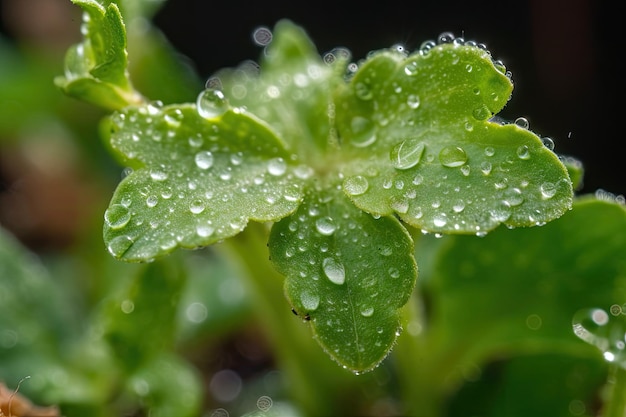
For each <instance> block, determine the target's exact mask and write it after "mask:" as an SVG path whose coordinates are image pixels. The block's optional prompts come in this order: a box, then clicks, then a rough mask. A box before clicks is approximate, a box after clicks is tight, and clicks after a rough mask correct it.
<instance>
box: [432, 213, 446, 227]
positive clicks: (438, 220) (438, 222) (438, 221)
mask: <svg viewBox="0 0 626 417" xmlns="http://www.w3.org/2000/svg"><path fill="white" fill-rule="evenodd" d="M433 224H434V225H435V226H436V227H444V226H445V225H446V224H448V219H447V218H446V216H445V215H444V214H440V215H437V216H435V217H434V218H433Z"/></svg>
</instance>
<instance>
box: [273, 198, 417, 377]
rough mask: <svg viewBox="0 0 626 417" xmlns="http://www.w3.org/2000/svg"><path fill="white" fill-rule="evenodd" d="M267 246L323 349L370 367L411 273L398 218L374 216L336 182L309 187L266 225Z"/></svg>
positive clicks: (393, 323)
mask: <svg viewBox="0 0 626 417" xmlns="http://www.w3.org/2000/svg"><path fill="white" fill-rule="evenodd" d="M269 247H270V256H271V260H272V262H273V263H274V265H275V267H276V268H277V270H278V271H279V272H281V273H283V274H284V275H285V276H286V281H285V292H286V295H287V297H288V298H289V300H290V302H291V304H292V305H293V307H294V310H295V311H296V312H297V314H298V315H300V316H301V317H304V318H306V319H307V320H309V323H310V325H311V328H312V331H313V333H314V335H315V338H316V339H317V340H318V342H319V343H320V345H321V346H322V347H323V348H324V350H326V351H327V353H328V354H329V355H330V356H331V357H332V358H333V359H335V360H336V361H337V362H338V363H339V364H341V365H343V366H344V367H346V368H348V369H350V370H352V371H355V372H363V371H367V370H370V369H372V368H374V367H376V366H377V365H378V364H379V363H380V362H381V361H382V360H383V359H384V358H385V357H386V356H387V354H388V353H389V351H390V350H391V348H392V346H393V344H394V343H395V340H396V337H397V332H398V331H399V330H400V326H401V323H400V318H399V309H400V308H401V307H402V306H403V305H404V304H405V303H406V302H407V300H408V298H409V296H410V294H411V291H412V290H413V286H414V284H415V280H416V277H417V266H416V264H415V260H414V258H413V241H412V240H411V238H410V236H409V235H408V233H407V232H406V230H405V229H404V227H403V226H402V225H401V224H400V223H399V222H398V220H397V219H395V218H394V217H382V218H379V219H375V218H373V217H372V216H370V215H369V214H367V213H364V212H362V211H361V210H359V209H357V208H356V207H354V206H353V205H352V203H350V201H349V200H347V199H346V198H345V196H343V195H342V193H341V192H340V191H338V190H337V191H335V192H334V193H333V192H320V193H312V194H311V195H307V199H306V203H304V204H303V205H302V206H301V207H300V208H299V209H298V211H297V212H295V213H294V214H292V215H291V216H289V217H287V218H285V219H283V220H281V221H280V222H278V223H276V224H275V225H274V226H273V227H272V232H271V235H270V240H269Z"/></svg>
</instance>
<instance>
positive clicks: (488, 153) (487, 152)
mask: <svg viewBox="0 0 626 417" xmlns="http://www.w3.org/2000/svg"><path fill="white" fill-rule="evenodd" d="M495 153H496V150H495V149H494V148H493V147H491V146H487V147H486V148H485V155H486V156H493V155H495Z"/></svg>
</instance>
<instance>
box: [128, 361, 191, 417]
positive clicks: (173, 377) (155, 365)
mask: <svg viewBox="0 0 626 417" xmlns="http://www.w3.org/2000/svg"><path fill="white" fill-rule="evenodd" d="M128 385H129V387H128V388H129V389H130V390H131V391H132V392H133V393H134V394H135V395H137V396H138V397H139V398H141V400H142V403H143V404H145V405H144V406H145V411H146V414H147V415H150V416H162V417H167V416H177V417H196V416H198V415H199V413H200V411H201V409H200V407H201V405H202V398H203V392H202V381H201V376H200V375H199V374H198V372H197V369H195V368H193V367H192V365H190V364H189V363H187V362H185V361H184V360H182V359H181V358H180V357H178V356H175V355H170V354H166V353H164V354H162V355H160V356H157V357H156V358H154V360H152V361H150V362H149V363H147V364H146V365H145V366H143V367H141V368H140V369H138V370H137V372H136V373H134V374H133V375H132V376H131V377H130V378H129V381H128Z"/></svg>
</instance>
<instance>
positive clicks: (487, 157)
mask: <svg viewBox="0 0 626 417" xmlns="http://www.w3.org/2000/svg"><path fill="white" fill-rule="evenodd" d="M513 124H514V125H515V126H517V127H518V128H520V129H529V122H528V120H527V119H525V118H523V117H520V118H517V119H516V120H515V121H514V122H513ZM428 134H429V133H428V132H426V133H422V134H420V135H416V136H412V137H408V138H406V139H404V140H401V141H399V142H398V143H396V144H395V145H393V146H392V147H391V150H390V153H389V163H390V165H391V166H392V167H393V168H394V171H393V172H390V173H388V174H379V173H378V171H377V170H372V173H371V175H369V174H367V173H362V174H358V175H353V176H348V177H347V178H346V179H345V180H344V183H343V188H344V191H345V192H346V193H347V194H348V195H349V196H351V197H352V198H359V196H362V195H364V194H366V193H369V192H374V193H378V192H380V188H382V189H386V190H390V192H391V193H390V194H388V195H389V197H388V198H389V206H390V207H391V209H393V210H394V211H395V212H396V213H399V214H401V215H407V216H411V218H412V219H413V221H416V222H417V223H420V224H423V225H424V228H425V229H429V230H449V229H453V230H467V229H468V227H473V228H474V229H475V233H476V234H477V235H479V236H484V234H485V233H486V232H485V230H487V229H490V228H492V227H493V226H494V225H495V224H499V223H502V222H506V221H507V220H509V218H510V217H511V216H512V215H513V212H514V210H515V209H516V208H517V207H519V206H521V205H522V204H524V203H525V202H526V201H527V200H535V201H548V200H551V199H553V198H554V196H555V195H557V193H558V192H559V190H560V189H561V187H566V186H568V184H567V181H565V180H564V181H559V182H551V181H541V182H540V183H536V184H533V183H532V182H531V181H530V180H528V179H523V178H522V179H519V180H515V182H514V181H513V180H512V179H510V178H509V177H508V175H507V173H508V172H509V171H510V170H511V169H512V167H513V165H514V164H516V163H523V161H529V160H531V159H532V158H533V157H534V154H535V153H536V152H537V149H535V148H534V147H533V146H532V145H531V144H522V145H520V146H519V147H517V148H516V149H515V151H514V153H511V151H510V150H508V149H500V148H495V147H494V146H485V147H484V149H483V152H482V155H480V159H478V160H473V161H471V160H470V157H469V152H468V151H466V150H465V149H464V147H463V146H456V145H448V146H443V147H441V148H437V147H436V146H433V145H430V144H428V143H427V142H426V140H425V139H424V138H425V137H426V136H428ZM430 141H431V142H437V141H436V140H433V139H432V138H430ZM542 142H543V145H544V147H545V148H547V149H549V150H550V151H552V150H553V149H554V142H553V141H552V139H550V138H548V137H544V138H542ZM503 153H505V155H504V157H503V156H502V155H503ZM473 155H474V156H476V154H475V153H473ZM436 164H439V165H440V166H441V167H443V168H444V171H443V175H441V171H432V169H433V168H434V167H435V166H436ZM459 174H460V175H459ZM477 176H478V177H479V178H481V182H483V183H484V181H485V180H489V181H490V182H491V183H492V189H491V191H490V190H489V189H488V188H487V189H482V191H480V190H479V191H474V190H473V189H474V188H475V186H476V185H475V181H470V180H468V181H466V182H465V183H464V182H463V181H462V180H461V181H460V182H459V178H460V179H463V178H468V179H470V178H475V177H477ZM432 188H435V189H438V194H439V195H440V196H441V198H440V199H438V200H433V201H430V202H429V204H428V205H423V204H419V203H418V202H419V201H420V199H419V198H418V196H419V195H420V194H421V193H429V192H432ZM485 192H490V193H493V194H494V195H496V196H497V198H499V202H498V203H497V204H496V205H495V206H492V207H489V208H488V210H487V212H484V210H483V207H485V204H486V203H487V202H488V199H487V198H486V197H485V195H479V194H477V193H482V194H484V193H485ZM429 199H430V200H432V198H429ZM490 201H492V199H489V202H490ZM473 206H476V207H478V208H476V209H475V210H474V212H475V213H474V214H473V215H472V216H473V219H474V223H472V224H469V223H467V220H466V217H464V216H465V213H467V212H471V211H472V207H473ZM540 214H541V213H539V212H533V213H529V214H528V219H527V220H528V222H530V223H534V224H537V225H541V224H543V222H542V221H541V220H539V219H540ZM405 218H406V217H405Z"/></svg>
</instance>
